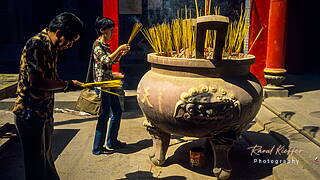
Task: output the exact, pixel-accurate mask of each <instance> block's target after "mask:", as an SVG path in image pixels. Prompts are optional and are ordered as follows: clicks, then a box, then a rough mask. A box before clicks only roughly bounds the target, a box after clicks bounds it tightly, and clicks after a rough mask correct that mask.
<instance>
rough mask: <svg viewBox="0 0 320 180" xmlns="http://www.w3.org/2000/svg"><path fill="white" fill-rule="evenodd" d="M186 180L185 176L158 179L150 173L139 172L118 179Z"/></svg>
mask: <svg viewBox="0 0 320 180" xmlns="http://www.w3.org/2000/svg"><path fill="white" fill-rule="evenodd" d="M143 179H144V180H149V179H152V180H185V179H187V178H186V177H183V176H169V177H164V178H158V177H153V174H152V173H151V172H148V171H137V172H133V173H128V174H126V177H125V178H122V179H118V180H143Z"/></svg>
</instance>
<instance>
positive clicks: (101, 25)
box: [95, 17, 114, 36]
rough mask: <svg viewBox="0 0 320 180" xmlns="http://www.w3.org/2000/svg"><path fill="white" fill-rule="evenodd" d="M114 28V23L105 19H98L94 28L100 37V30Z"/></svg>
mask: <svg viewBox="0 0 320 180" xmlns="http://www.w3.org/2000/svg"><path fill="white" fill-rule="evenodd" d="M112 27H114V22H113V21H112V20H111V19H109V18H106V17H98V18H97V19H96V22H95V28H96V31H97V33H98V36H100V35H101V31H100V30H105V29H109V28H112Z"/></svg>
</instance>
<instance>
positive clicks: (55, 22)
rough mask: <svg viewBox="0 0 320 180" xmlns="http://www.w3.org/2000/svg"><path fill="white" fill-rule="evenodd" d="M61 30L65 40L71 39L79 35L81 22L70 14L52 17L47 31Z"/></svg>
mask: <svg viewBox="0 0 320 180" xmlns="http://www.w3.org/2000/svg"><path fill="white" fill-rule="evenodd" d="M58 29H59V30H61V33H62V35H63V36H64V37H65V38H66V39H73V38H75V37H76V36H77V35H80V34H81V32H82V30H83V22H82V21H81V20H80V19H79V18H78V17H77V16H76V15H74V14H72V13H67V12H64V13H61V14H59V15H57V16H56V17H54V18H53V19H52V20H51V22H50V24H49V31H51V32H56V31H57V30H58Z"/></svg>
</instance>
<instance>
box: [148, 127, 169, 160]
mask: <svg viewBox="0 0 320 180" xmlns="http://www.w3.org/2000/svg"><path fill="white" fill-rule="evenodd" d="M144 125H145V126H146V127H147V131H148V132H149V134H150V135H151V138H152V143H153V145H152V148H151V150H150V152H149V159H150V161H151V162H152V163H153V164H154V165H156V166H161V165H163V164H164V162H165V159H166V154H167V150H168V147H169V143H170V134H169V133H165V132H163V131H161V130H160V129H159V128H157V127H154V126H152V125H151V124H150V123H149V122H148V123H144Z"/></svg>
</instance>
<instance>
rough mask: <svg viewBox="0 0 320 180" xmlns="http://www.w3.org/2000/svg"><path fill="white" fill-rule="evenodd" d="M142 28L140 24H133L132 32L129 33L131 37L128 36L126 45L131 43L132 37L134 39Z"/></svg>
mask: <svg viewBox="0 0 320 180" xmlns="http://www.w3.org/2000/svg"><path fill="white" fill-rule="evenodd" d="M141 28H142V24H140V23H135V24H134V26H133V28H132V31H131V35H130V38H129V40H128V44H130V43H131V41H132V40H133V39H134V37H136V35H137V34H138V32H139V31H140V30H141Z"/></svg>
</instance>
